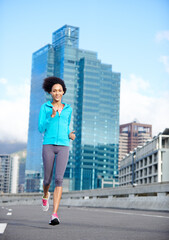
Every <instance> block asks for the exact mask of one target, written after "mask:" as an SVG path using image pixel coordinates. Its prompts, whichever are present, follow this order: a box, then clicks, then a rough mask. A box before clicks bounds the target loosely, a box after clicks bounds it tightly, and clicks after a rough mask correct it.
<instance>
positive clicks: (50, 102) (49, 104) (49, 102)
mask: <svg viewBox="0 0 169 240" xmlns="http://www.w3.org/2000/svg"><path fill="white" fill-rule="evenodd" d="M62 104H64V105H65V106H64V108H68V107H70V105H69V104H67V103H64V102H62ZM46 105H47V106H49V107H51V108H53V105H52V101H48V102H47V103H46Z"/></svg>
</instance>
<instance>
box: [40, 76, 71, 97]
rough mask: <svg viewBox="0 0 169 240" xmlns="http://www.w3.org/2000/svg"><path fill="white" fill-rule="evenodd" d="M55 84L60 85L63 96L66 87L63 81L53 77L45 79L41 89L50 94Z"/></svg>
mask: <svg viewBox="0 0 169 240" xmlns="http://www.w3.org/2000/svg"><path fill="white" fill-rule="evenodd" d="M55 84H60V85H61V86H62V88H63V92H64V94H65V93H66V86H65V83H64V81H63V80H62V79H60V78H57V77H54V76H53V77H47V78H45V79H44V81H43V85H42V88H43V89H44V91H45V92H47V93H50V92H51V91H52V87H53V85H55Z"/></svg>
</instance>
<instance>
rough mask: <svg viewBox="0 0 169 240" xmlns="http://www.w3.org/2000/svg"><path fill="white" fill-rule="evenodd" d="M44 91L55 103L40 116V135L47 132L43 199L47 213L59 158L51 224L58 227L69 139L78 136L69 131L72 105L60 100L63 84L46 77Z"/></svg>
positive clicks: (51, 102)
mask: <svg viewBox="0 0 169 240" xmlns="http://www.w3.org/2000/svg"><path fill="white" fill-rule="evenodd" d="M43 89H44V91H45V92H47V93H49V94H51V96H52V99H53V100H52V101H48V102H46V103H44V104H43V105H42V106H41V109H40V114H39V125H38V128H39V131H40V132H41V133H44V138H43V150H42V157H43V167H44V181H43V191H44V195H43V198H42V210H43V211H48V209H49V198H50V192H49V187H50V183H51V179H52V172H53V167H54V161H55V156H56V165H55V166H56V169H55V190H54V193H53V214H52V216H51V218H50V221H49V224H50V225H57V224H59V223H60V220H59V218H58V215H57V211H58V208H59V203H60V199H61V196H62V183H63V176H64V173H65V170H66V166H67V162H68V158H69V141H70V139H72V140H74V139H75V134H74V131H72V132H70V130H69V125H70V120H71V114H72V108H71V107H70V105H69V104H66V103H63V102H62V101H61V100H62V96H63V95H64V94H65V93H66V86H65V83H64V81H63V80H62V79H60V78H57V77H48V78H45V79H44V82H43Z"/></svg>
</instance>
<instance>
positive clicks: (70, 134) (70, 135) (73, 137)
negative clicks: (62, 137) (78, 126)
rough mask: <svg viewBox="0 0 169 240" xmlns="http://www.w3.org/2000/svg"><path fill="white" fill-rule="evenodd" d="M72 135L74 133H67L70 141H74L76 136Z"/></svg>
mask: <svg viewBox="0 0 169 240" xmlns="http://www.w3.org/2000/svg"><path fill="white" fill-rule="evenodd" d="M74 133H75V131H72V132H71V133H69V138H70V139H71V140H75V138H76V135H75V134H74Z"/></svg>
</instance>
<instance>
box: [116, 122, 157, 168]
mask: <svg viewBox="0 0 169 240" xmlns="http://www.w3.org/2000/svg"><path fill="white" fill-rule="evenodd" d="M149 139H152V125H150V124H143V123H139V122H137V121H134V122H131V123H127V124H122V125H120V136H119V168H120V162H121V160H122V159H123V157H124V156H125V155H126V154H127V153H129V152H130V151H132V150H133V149H134V148H136V147H137V146H143V145H144V143H145V142H146V141H147V140H149Z"/></svg>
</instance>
